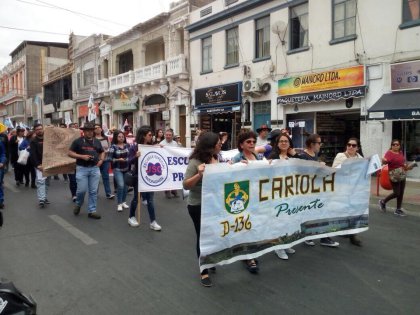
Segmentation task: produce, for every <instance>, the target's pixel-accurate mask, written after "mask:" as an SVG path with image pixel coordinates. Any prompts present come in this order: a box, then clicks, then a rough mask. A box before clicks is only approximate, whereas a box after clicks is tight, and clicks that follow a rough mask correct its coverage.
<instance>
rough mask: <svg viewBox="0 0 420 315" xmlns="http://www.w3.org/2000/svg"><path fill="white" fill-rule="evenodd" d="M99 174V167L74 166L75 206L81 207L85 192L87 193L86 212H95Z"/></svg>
mask: <svg viewBox="0 0 420 315" xmlns="http://www.w3.org/2000/svg"><path fill="white" fill-rule="evenodd" d="M100 176H101V173H100V171H99V167H97V166H92V167H84V166H79V165H77V166H76V182H77V193H76V196H77V201H76V203H77V205H79V206H82V205H83V202H84V200H85V194H86V192H88V193H89V199H88V212H89V213H91V212H95V211H96V202H97V199H98V185H99V178H100Z"/></svg>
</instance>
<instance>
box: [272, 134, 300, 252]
mask: <svg viewBox="0 0 420 315" xmlns="http://www.w3.org/2000/svg"><path fill="white" fill-rule="evenodd" d="M268 158H269V159H272V160H288V159H289V158H299V154H298V153H297V152H296V150H295V149H294V148H293V142H292V139H291V138H290V137H289V135H288V134H287V133H281V134H280V135H279V136H277V137H276V138H275V140H274V145H273V150H272V151H271V153H270V155H269V156H268ZM295 252H296V251H295V250H294V249H293V248H286V249H277V250H275V253H276V255H277V257H279V258H280V259H284V260H287V259H289V256H287V254H294V253H295Z"/></svg>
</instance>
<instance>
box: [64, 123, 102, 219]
mask: <svg viewBox="0 0 420 315" xmlns="http://www.w3.org/2000/svg"><path fill="white" fill-rule="evenodd" d="M80 129H81V130H83V137H80V138H78V139H76V140H74V141H73V143H72V144H71V146H70V150H69V156H70V157H72V158H75V159H76V182H77V193H76V196H77V200H76V205H75V206H74V208H73V213H74V215H78V214H79V213H80V208H81V207H82V205H83V202H84V199H85V194H86V192H88V195H89V198H88V217H89V218H91V219H100V218H101V216H100V215H99V214H98V213H97V212H96V204H97V199H98V185H99V178H100V176H101V173H100V170H99V168H100V166H101V165H102V163H103V161H104V157H105V153H104V149H102V145H101V143H100V142H99V140H98V139H96V138H95V137H94V130H95V124H94V123H90V122H87V123H85V124H84V126H83V128H80Z"/></svg>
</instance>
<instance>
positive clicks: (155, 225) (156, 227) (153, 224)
mask: <svg viewBox="0 0 420 315" xmlns="http://www.w3.org/2000/svg"><path fill="white" fill-rule="evenodd" d="M150 228H151V229H152V230H155V231H160V230H162V227H161V226H160V225H159V224H158V223H157V222H156V221H153V222H152V223H150Z"/></svg>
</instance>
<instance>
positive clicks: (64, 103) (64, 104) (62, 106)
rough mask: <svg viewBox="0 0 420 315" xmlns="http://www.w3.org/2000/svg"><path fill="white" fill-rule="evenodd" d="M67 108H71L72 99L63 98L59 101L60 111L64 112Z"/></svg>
mask: <svg viewBox="0 0 420 315" xmlns="http://www.w3.org/2000/svg"><path fill="white" fill-rule="evenodd" d="M68 110H73V101H72V100H65V101H62V102H61V103H60V111H62V112H66V111H68Z"/></svg>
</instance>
